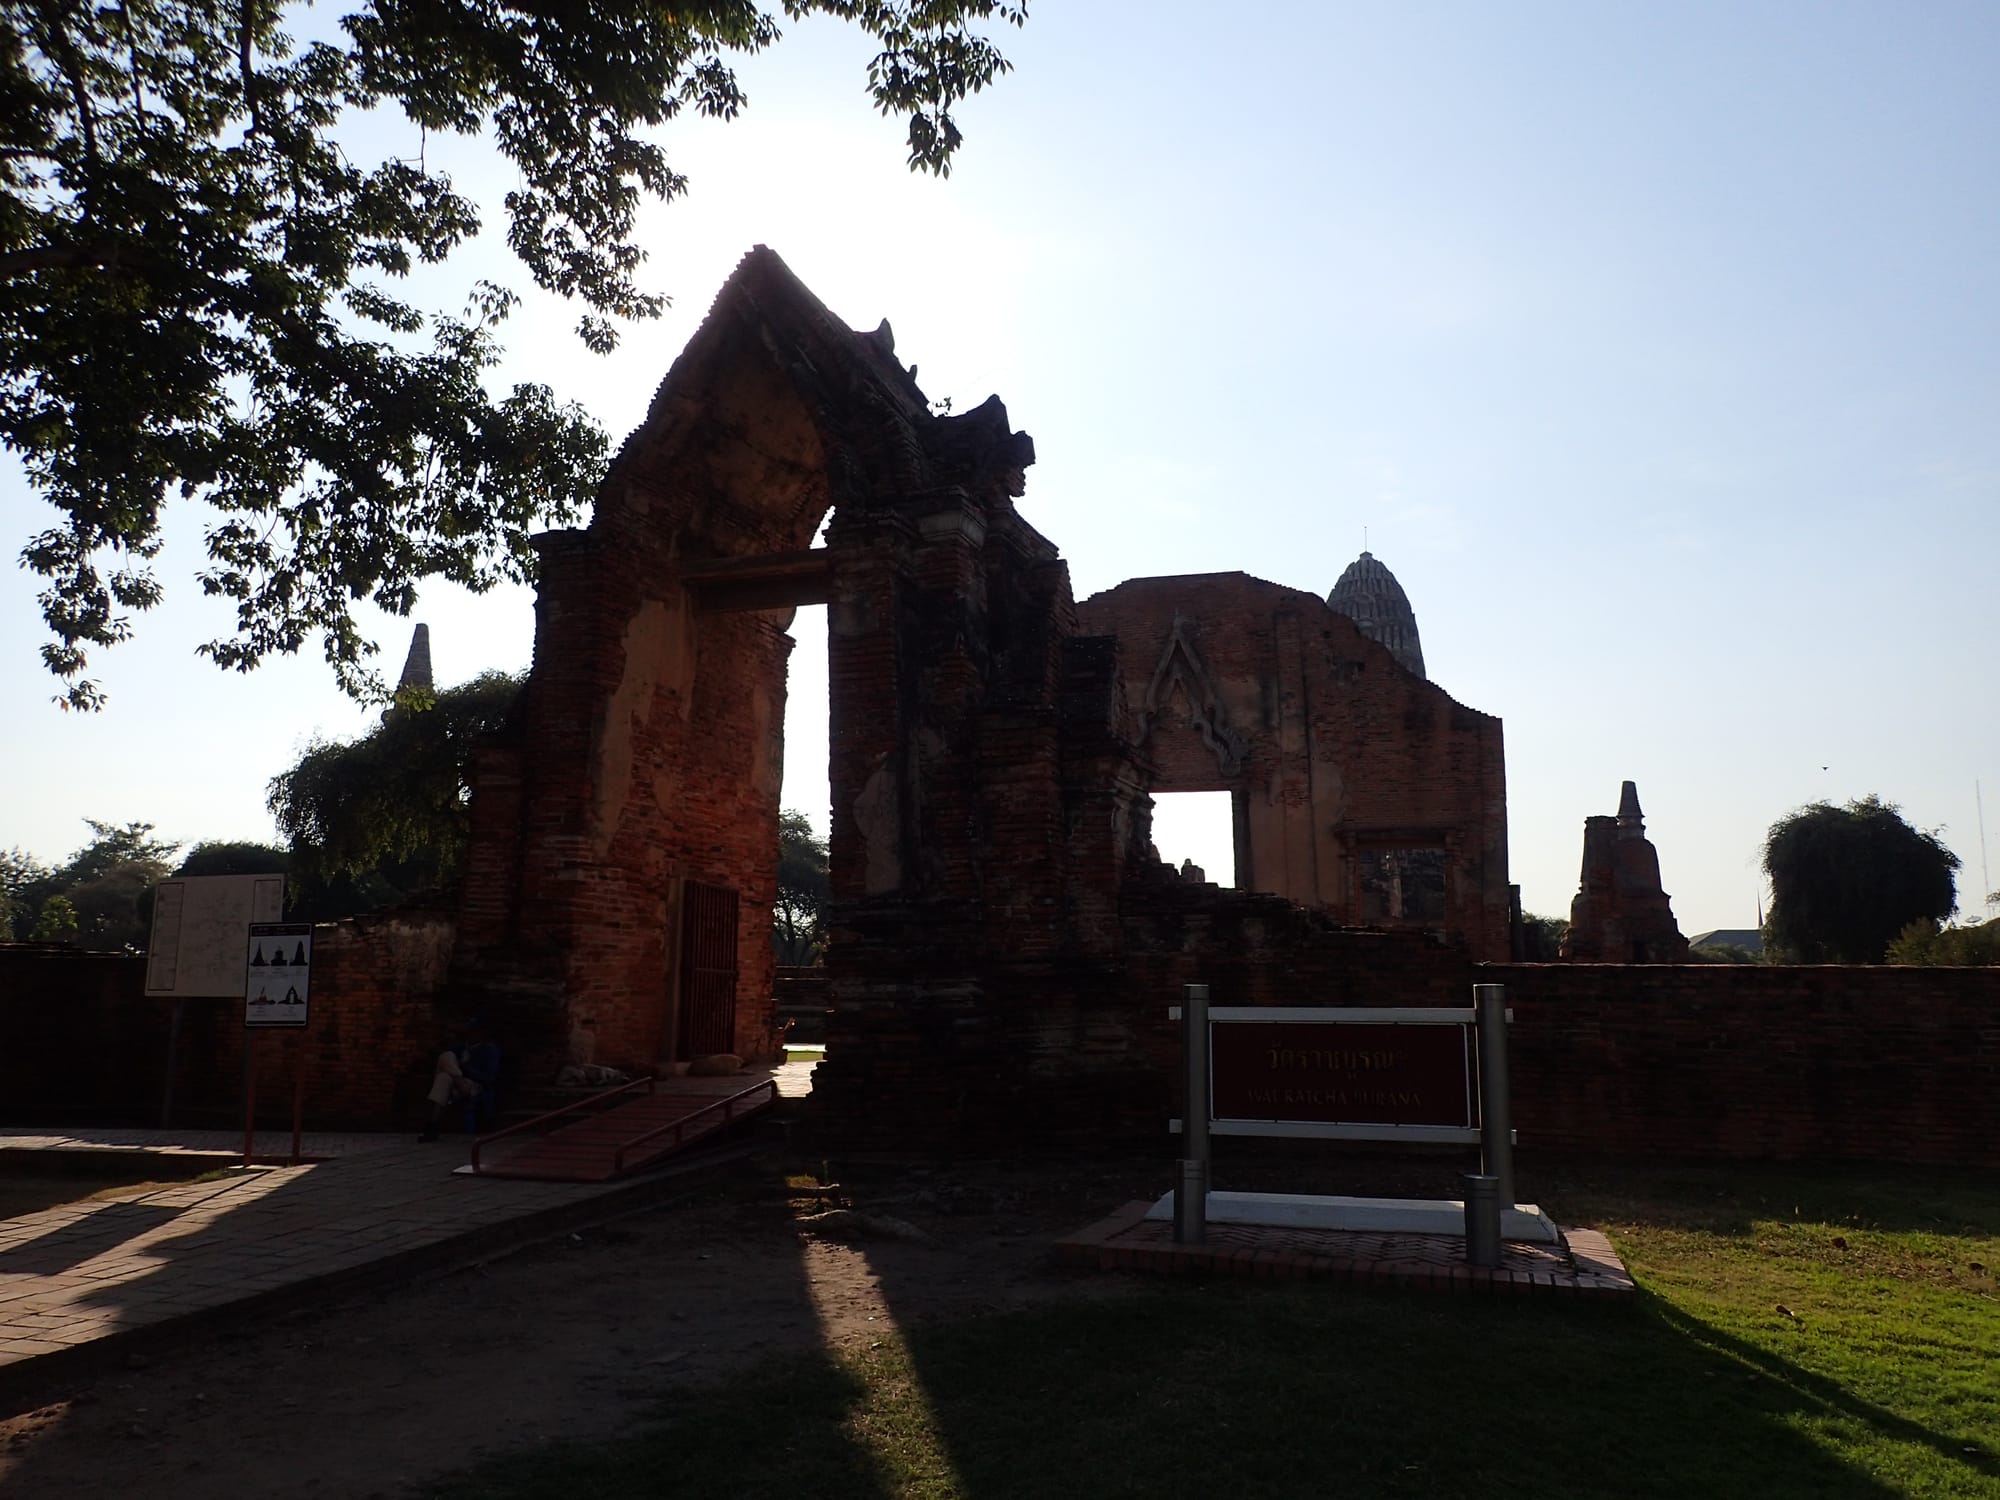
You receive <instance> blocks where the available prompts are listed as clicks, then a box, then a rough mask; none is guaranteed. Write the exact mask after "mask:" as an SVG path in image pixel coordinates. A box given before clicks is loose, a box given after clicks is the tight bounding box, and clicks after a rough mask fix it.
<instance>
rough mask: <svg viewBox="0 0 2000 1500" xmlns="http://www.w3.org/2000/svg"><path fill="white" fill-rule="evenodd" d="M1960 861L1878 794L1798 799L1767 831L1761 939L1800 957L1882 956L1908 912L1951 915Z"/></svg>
mask: <svg viewBox="0 0 2000 1500" xmlns="http://www.w3.org/2000/svg"><path fill="white" fill-rule="evenodd" d="M1958 865H1959V860H1958V856H1957V855H1956V854H1954V853H1952V852H1951V850H1950V849H1948V848H1946V847H1945V845H1944V843H1943V841H1942V840H1940V839H1939V838H1938V836H1937V835H1936V834H1935V833H1928V832H1922V831H1919V830H1918V829H1915V828H1912V827H1911V826H1910V825H1909V824H1908V823H1906V822H1904V821H1903V819H1902V816H1901V815H1900V813H1899V812H1898V811H1897V808H1896V806H1895V804H1894V803H1889V802H1883V801H1882V800H1881V799H1880V798H1878V797H1875V796H1872V795H1871V796H1867V797H1863V798H1860V799H1858V800H1856V801H1853V802H1849V803H1848V804H1847V805H1846V806H1845V807H1835V806H1833V805H1832V804H1831V803H1826V802H1815V803H1813V804H1812V805H1811V806H1809V807H1802V808H1800V809H1799V810H1798V811H1797V812H1795V813H1792V814H1791V815H1790V816H1788V817H1785V818H1781V819H1779V820H1778V821H1777V822H1776V823H1773V824H1772V825H1771V829H1770V832H1769V834H1768V835H1767V836H1766V837H1765V840H1764V873H1765V874H1766V875H1767V876H1768V877H1769V878H1770V881H1771V910H1770V915H1769V917H1768V919H1767V921H1766V924H1765V946H1766V948H1768V949H1770V950H1772V951H1773V953H1774V956H1777V957H1780V958H1782V959H1786V960H1790V961H1792V962H1796V963H1848V964H1878V963H1881V962H1882V961H1883V959H1884V957H1885V955H1886V954H1887V952H1888V948H1889V944H1890V942H1891V941H1892V940H1894V939H1895V938H1896V936H1897V935H1898V934H1899V933H1901V932H1902V931H1903V930H1904V929H1905V928H1907V927H1908V926H1909V925H1910V924H1911V923H1912V922H1923V921H1929V922H1933V923H1936V922H1941V921H1943V920H1944V919H1945V918H1946V917H1948V916H1950V915H1951V913H1952V911H1953V909H1954V908H1955V907H1956V906H1957V904H1958V886H1957V880H1956V878H1955V877H1956V873H1957V870H1958Z"/></svg>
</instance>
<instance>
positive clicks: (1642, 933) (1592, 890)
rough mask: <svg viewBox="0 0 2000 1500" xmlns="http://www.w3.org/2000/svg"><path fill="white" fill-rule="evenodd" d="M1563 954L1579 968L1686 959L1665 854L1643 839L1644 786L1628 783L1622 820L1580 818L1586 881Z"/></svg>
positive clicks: (1685, 943)
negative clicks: (1663, 878) (1665, 883)
mask: <svg viewBox="0 0 2000 1500" xmlns="http://www.w3.org/2000/svg"><path fill="white" fill-rule="evenodd" d="M1562 956H1563V957H1564V958H1566V959H1571V960H1574V961H1575V962H1577V963H1610V964H1626V963H1630V964H1684V963H1686V962H1687V961H1688V940H1687V939H1686V938H1684V937H1682V936H1681V930H1680V926H1679V924H1677V923H1676V922H1675V921H1674V909H1673V903H1672V902H1671V901H1669V900H1668V899H1667V893H1666V892H1665V891H1663V890H1661V889H1660V855H1659V851H1658V850H1656V849H1655V848H1654V847H1653V841H1652V840H1651V839H1649V838H1647V837H1646V818H1645V814H1643V813H1642V812H1640V810H1639V788H1638V787H1637V786H1635V785H1634V784H1633V783H1631V782H1629V781H1628V782H1626V783H1625V785H1624V787H1623V788H1622V789H1621V790H1620V792H1619V795H1618V816H1617V817H1615V818H1609V817H1603V816H1597V817H1589V818H1585V819H1584V820H1583V876H1582V880H1581V882H1580V884H1579V886H1578V889H1577V893H1576V899H1575V900H1574V901H1572V902H1571V903H1570V909H1569V932H1568V934H1567V935H1566V936H1565V937H1564V938H1563V942H1562Z"/></svg>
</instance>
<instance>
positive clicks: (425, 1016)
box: [0, 912, 508, 1129]
mask: <svg viewBox="0 0 2000 1500" xmlns="http://www.w3.org/2000/svg"><path fill="white" fill-rule="evenodd" d="M451 946H452V923H451V920H450V919H449V918H447V917H444V916H441V915H438V914H436V913H430V912H420V913H414V914H404V915H391V916H381V917H359V918H355V919H353V920H351V921H346V922H332V923H322V924H319V925H317V926H315V927H314V928H313V971H312V974H313V990H312V1007H311V1016H312V1024H311V1025H310V1026H309V1027H308V1028H307V1030H306V1031H305V1032H304V1033H303V1034H301V1033H295V1032H261V1033H258V1034H257V1035H256V1037H255V1038H254V1045H255V1047H256V1049H257V1051H256V1060H257V1070H258V1075H259V1081H258V1085H257V1105H258V1108H257V1115H258V1118H259V1120H260V1121H261V1122H262V1123H264V1124H267V1125H271V1126H278V1125H283V1124H288V1123H289V1122H290V1120H291V1110H292V1080H293V1076H294V1071H295V1068H296V1066H297V1063H298V1061H299V1059H300V1058H301V1056H303V1058H304V1062H305V1067H306V1075H305V1076H306V1094H305V1105H306V1125H307V1128H309V1129H322V1128H355V1129H387V1128H402V1127H404V1126H409V1127H411V1128H414V1127H415V1125H416V1124H417V1123H418V1121H419V1120H421V1118H422V1114H423V1109H422V1105H421V1100H422V1098H423V1094H424V1091H425V1090H426V1089H427V1088H428V1087H429V1086H430V1077H431V1064H432V1062H433V1061H434V1060H435V1058H436V1057H437V1053H438V1049H439V1047H440V1046H441V1045H442V1043H443V1042H444V1040H445V1039H446V1037H445V1033H446V1030H447V1028H448V1026H449V1024H450V1022H451V1021H452V1020H463V1019H465V1018H464V1017H454V1016H451V1015H450V1014H449V1013H448V1012H447V1011H445V1010H442V1009H441V1008H440V1007H441V995H442V990H443V986H444V981H445V975H446V971H447V969H448V967H449V964H450V959H451ZM173 1006H174V1002H173V1001H171V1000H166V999H159V998H149V997H148V996H147V995H146V994H145V959H144V958H142V957H133V956H127V955H124V954H107V953H62V952H50V951H48V950H37V949H33V948H24V947H15V948H10V947H5V946H0V1111H4V1112H5V1113H6V1114H7V1115H8V1117H9V1118H11V1119H13V1120H15V1121H17V1122H19V1121H49V1122H59V1121H63V1120H78V1119H90V1120H97V1121H118V1122H121V1123H130V1124H137V1125H152V1124H155V1123H156V1122H157V1121H158V1119H159V1111H160V1104H161V1099H162V1096H163V1094H164V1092H165V1084H166V1061H167V1039H168V1032H169V1029H170V1026H171V1020H172V1016H173ZM500 1040H501V1042H502V1045H503V1048H504V1047H505V1046H506V1044H507V1041H508V1038H507V1036H506V1034H505V1033H504V1031H503V1032H502V1033H501V1034H500ZM243 1044H244V1030H243V1002H242V1001H241V1000H187V1001H184V1002H182V1011H181V1030H180V1036H179V1039H178V1042H177V1043H176V1045H175V1048H174V1056H175V1069H174V1120H175V1123H176V1124H179V1125H183V1126H233V1125H236V1124H238V1123H240V1122H241V1120H242V1118H243Z"/></svg>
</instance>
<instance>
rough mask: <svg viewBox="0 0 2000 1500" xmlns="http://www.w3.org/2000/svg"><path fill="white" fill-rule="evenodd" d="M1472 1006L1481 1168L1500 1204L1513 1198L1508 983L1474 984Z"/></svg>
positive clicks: (1511, 1203)
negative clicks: (1476, 1034) (1476, 1020)
mask: <svg viewBox="0 0 2000 1500" xmlns="http://www.w3.org/2000/svg"><path fill="white" fill-rule="evenodd" d="M1472 1006H1473V1009H1474V1010H1476V1011H1477V1012H1478V1013H1479V1156H1480V1170H1481V1171H1482V1172H1483V1173H1484V1174H1485V1175H1486V1176H1488V1177H1491V1178H1492V1179H1493V1180H1494V1182H1495V1184H1496V1187H1497V1189H1498V1196H1499V1199H1500V1206H1501V1207H1502V1208H1512V1207H1513V1206H1514V1203H1515V1198H1514V1112H1513V1110H1512V1108H1510V1107H1509V1103H1508V1086H1507V987H1506V986H1505V985H1504V984H1475V985H1474V986H1473V987H1472Z"/></svg>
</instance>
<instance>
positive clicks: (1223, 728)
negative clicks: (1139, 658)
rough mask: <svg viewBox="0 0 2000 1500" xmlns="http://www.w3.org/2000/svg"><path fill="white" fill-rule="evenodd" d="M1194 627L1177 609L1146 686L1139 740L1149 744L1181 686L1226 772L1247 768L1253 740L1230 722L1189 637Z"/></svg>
mask: <svg viewBox="0 0 2000 1500" xmlns="http://www.w3.org/2000/svg"><path fill="white" fill-rule="evenodd" d="M1189 632H1190V627H1189V625H1188V622H1187V621H1186V620H1185V619H1184V618H1183V617H1182V615H1181V613H1180V611H1178V610H1176V611H1175V612H1174V626H1173V629H1172V630H1171V631H1170V632H1169V633H1168V635H1167V647H1166V650H1164V651H1163V652H1161V653H1160V664H1159V665H1158V666H1156V667H1155V668H1153V680H1152V681H1151V682H1150V683H1149V684H1147V687H1146V701H1145V702H1144V704H1142V705H1141V707H1140V711H1139V743H1140V744H1142V745H1143V744H1145V743H1146V740H1147V738H1148V737H1149V736H1150V735H1151V734H1152V732H1153V725H1154V724H1155V723H1156V722H1157V721H1158V719H1159V717H1160V714H1161V713H1162V712H1163V711H1164V710H1165V709H1166V706H1167V704H1168V703H1169V702H1170V701H1171V700H1172V698H1173V696H1174V689H1175V688H1176V687H1178V688H1179V689H1180V690H1181V694H1182V696H1183V697H1184V698H1185V699H1186V700H1187V706H1188V722H1189V723H1190V724H1192V725H1193V726H1194V727H1195V729H1196V730H1197V731H1199V733H1200V734H1201V742H1202V743H1203V744H1204V745H1206V746H1208V748H1209V749H1210V750H1211V751H1213V752H1214V754H1215V763H1216V766H1217V767H1218V768H1219V769H1220V770H1221V772H1222V774H1223V775H1224V776H1234V775H1235V774H1236V773H1237V772H1239V771H1241V770H1242V769H1243V755H1244V752H1245V751H1246V750H1248V749H1249V741H1248V740H1246V739H1245V738H1244V737H1243V736H1242V735H1241V734H1239V733H1238V732H1237V731H1236V729H1235V727H1234V726H1233V725H1231V724H1230V722H1229V711H1228V709H1226V708H1225V707H1224V706H1223V703H1222V695H1221V694H1220V693H1218V692H1217V691H1216V690H1215V680H1214V679H1213V678H1212V677H1210V676H1209V673H1208V667H1207V665H1206V664H1205V663H1204V662H1203V661H1202V659H1201V654H1200V653H1199V652H1197V651H1196V650H1195V649H1194V642H1193V641H1192V640H1190V639H1189V638H1188V637H1189Z"/></svg>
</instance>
